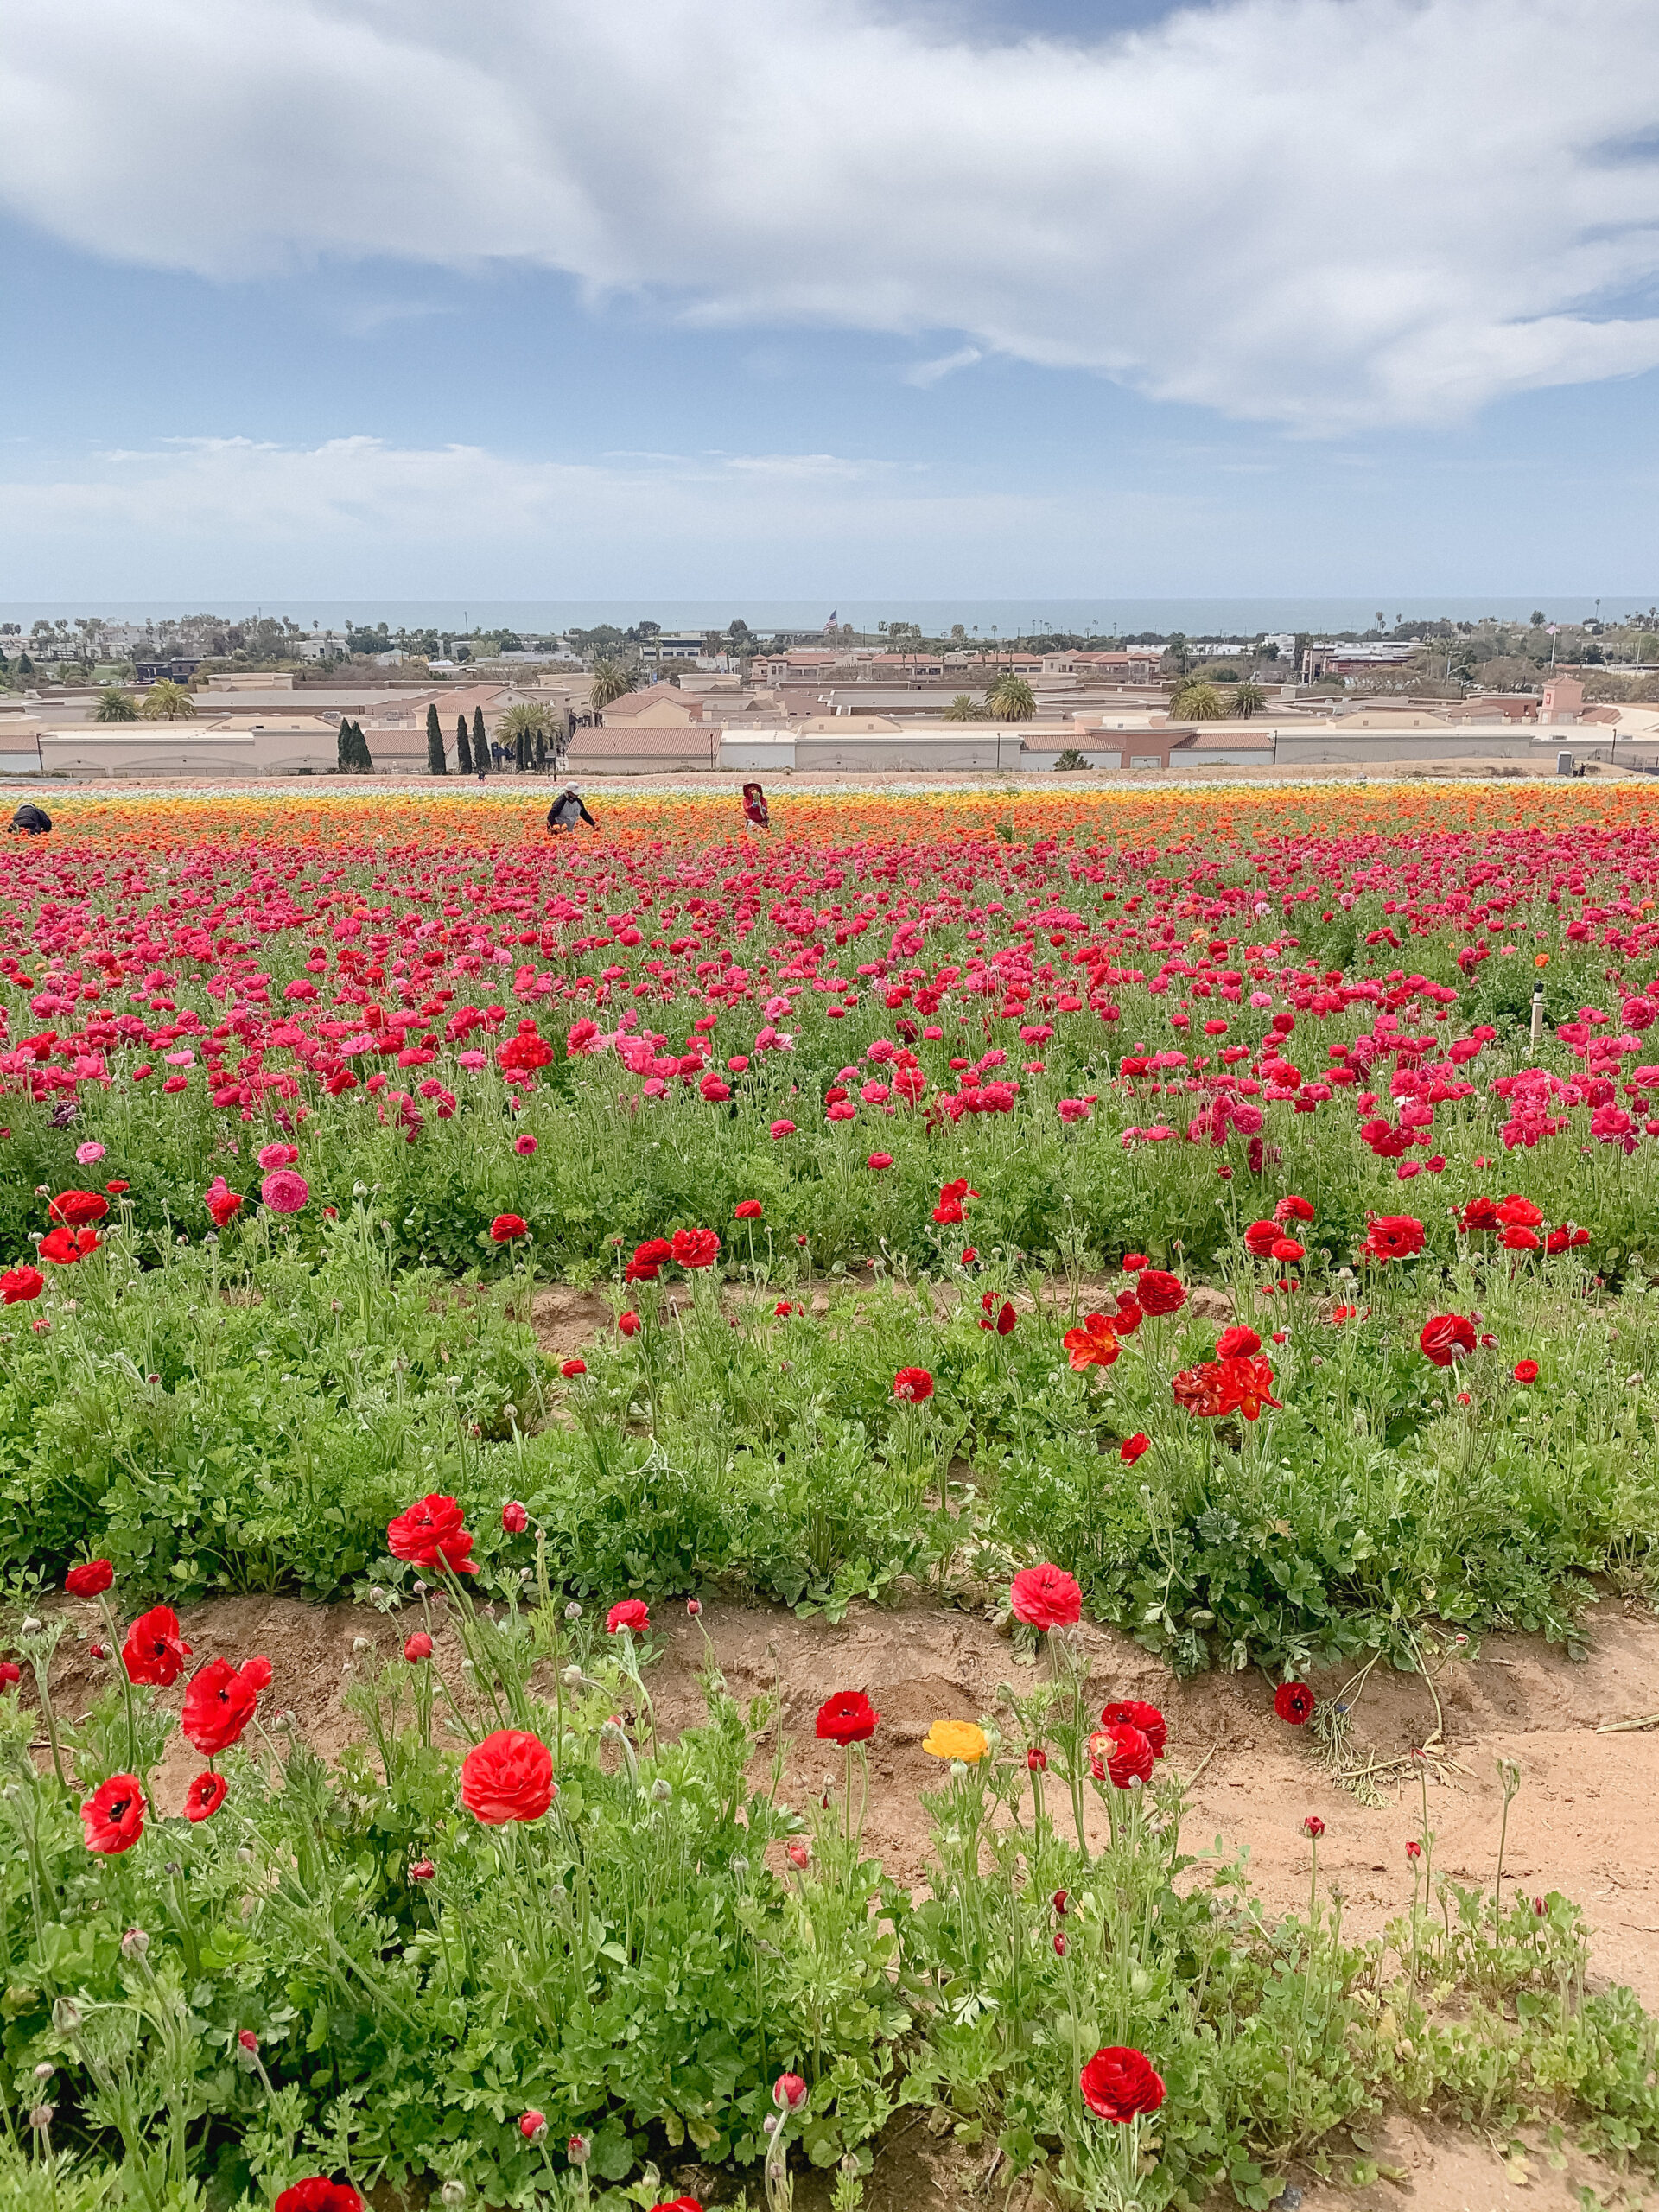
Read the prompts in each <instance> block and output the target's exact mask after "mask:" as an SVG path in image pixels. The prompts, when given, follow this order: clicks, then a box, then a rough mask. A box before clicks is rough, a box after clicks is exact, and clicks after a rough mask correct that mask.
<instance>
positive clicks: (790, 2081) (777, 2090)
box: [772, 2074, 806, 2112]
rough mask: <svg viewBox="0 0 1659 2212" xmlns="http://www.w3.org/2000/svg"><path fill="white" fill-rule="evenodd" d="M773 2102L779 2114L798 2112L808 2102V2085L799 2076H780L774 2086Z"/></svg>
mask: <svg viewBox="0 0 1659 2212" xmlns="http://www.w3.org/2000/svg"><path fill="white" fill-rule="evenodd" d="M772 2102H773V2104H775V2105H776V2106H777V2107H778V2109H779V2112H798V2111H799V2110H800V2108H801V2107H802V2106H803V2105H804V2103H805V2102H806V2084H805V2082H804V2081H802V2079H801V2077H800V2075H798V2074H780V2075H779V2076H778V2079H777V2080H776V2081H775V2082H773V2083H772Z"/></svg>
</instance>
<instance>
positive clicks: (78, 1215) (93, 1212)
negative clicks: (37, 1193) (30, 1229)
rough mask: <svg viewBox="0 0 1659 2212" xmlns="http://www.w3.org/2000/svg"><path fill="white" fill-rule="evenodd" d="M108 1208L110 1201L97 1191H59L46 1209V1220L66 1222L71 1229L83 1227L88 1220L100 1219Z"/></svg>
mask: <svg viewBox="0 0 1659 2212" xmlns="http://www.w3.org/2000/svg"><path fill="white" fill-rule="evenodd" d="M109 1210H110V1202H109V1200H108V1199H107V1198H105V1196H104V1195H103V1193H102V1192H99V1191H60V1192H58V1195H57V1197H56V1198H54V1199H53V1200H52V1201H51V1203H50V1204H49V1205H48V1207H47V1209H46V1217H47V1219H48V1221H61V1222H67V1224H68V1225H69V1227H70V1228H71V1229H84V1228H85V1227H86V1224H88V1223H89V1222H94V1221H102V1220H103V1218H104V1217H105V1214H106V1213H108V1211H109Z"/></svg>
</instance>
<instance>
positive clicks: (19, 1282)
mask: <svg viewBox="0 0 1659 2212" xmlns="http://www.w3.org/2000/svg"><path fill="white" fill-rule="evenodd" d="M45 1288H46V1277H45V1276H44V1275H43V1274H41V1271H40V1269H39V1268H29V1267H23V1268H7V1269H6V1271H5V1273H4V1274H0V1299H3V1300H4V1301H5V1303H6V1304H7V1305H8V1306H27V1305H28V1304H29V1301H30V1300H31V1299H35V1298H38V1297H39V1296H40V1294H41V1292H42V1291H43V1290H44V1289H45Z"/></svg>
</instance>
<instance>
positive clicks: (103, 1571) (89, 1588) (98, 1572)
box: [63, 1559, 115, 1598]
mask: <svg viewBox="0 0 1659 2212" xmlns="http://www.w3.org/2000/svg"><path fill="white" fill-rule="evenodd" d="M114 1580H115V1569H114V1568H113V1567H111V1564H110V1562H109V1560H106V1559H89V1560H86V1563H85V1565H84V1566H81V1567H71V1568H70V1570H69V1572H68V1573H67V1574H66V1575H65V1576H64V1578H63V1586H64V1588H65V1589H66V1590H67V1592H69V1595H70V1596H71V1597H72V1598H97V1597H100V1596H101V1595H102V1594H103V1592H105V1590H107V1589H108V1588H109V1586H110V1585H111V1583H112V1582H113V1581H114Z"/></svg>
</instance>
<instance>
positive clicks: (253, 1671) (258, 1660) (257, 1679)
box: [240, 1652, 271, 1693]
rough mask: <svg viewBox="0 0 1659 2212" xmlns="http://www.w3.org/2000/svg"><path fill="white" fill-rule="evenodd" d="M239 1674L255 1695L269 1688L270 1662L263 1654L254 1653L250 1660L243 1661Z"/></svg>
mask: <svg viewBox="0 0 1659 2212" xmlns="http://www.w3.org/2000/svg"><path fill="white" fill-rule="evenodd" d="M240 1673H241V1676H242V1679H243V1681H245V1683H246V1684H247V1686H248V1688H250V1689H251V1690H253V1691H255V1692H256V1693H257V1692H258V1691H260V1690H264V1689H269V1688H270V1674H271V1668H270V1660H269V1659H267V1658H266V1657H265V1656H264V1653H263V1652H258V1653H256V1654H255V1656H253V1657H252V1658H251V1659H245V1660H244V1661H243V1662H242V1665H241V1669H240Z"/></svg>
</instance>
